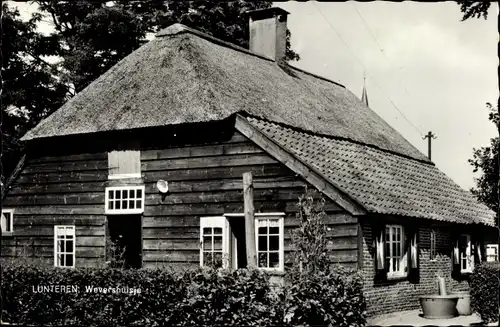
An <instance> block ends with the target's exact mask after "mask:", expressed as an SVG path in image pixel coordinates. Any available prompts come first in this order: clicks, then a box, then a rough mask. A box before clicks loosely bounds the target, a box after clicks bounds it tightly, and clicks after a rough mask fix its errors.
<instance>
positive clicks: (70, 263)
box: [66, 254, 73, 267]
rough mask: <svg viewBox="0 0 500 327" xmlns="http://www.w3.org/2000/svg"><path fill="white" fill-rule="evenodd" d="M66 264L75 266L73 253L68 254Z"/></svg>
mask: <svg viewBox="0 0 500 327" xmlns="http://www.w3.org/2000/svg"><path fill="white" fill-rule="evenodd" d="M66 266H67V267H71V266H73V254H66Z"/></svg>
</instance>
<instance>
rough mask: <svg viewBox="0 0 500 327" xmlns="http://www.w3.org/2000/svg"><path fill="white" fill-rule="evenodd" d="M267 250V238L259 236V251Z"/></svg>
mask: <svg viewBox="0 0 500 327" xmlns="http://www.w3.org/2000/svg"><path fill="white" fill-rule="evenodd" d="M266 250H267V236H259V251H266Z"/></svg>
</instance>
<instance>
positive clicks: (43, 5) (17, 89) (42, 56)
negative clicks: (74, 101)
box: [2, 0, 299, 176]
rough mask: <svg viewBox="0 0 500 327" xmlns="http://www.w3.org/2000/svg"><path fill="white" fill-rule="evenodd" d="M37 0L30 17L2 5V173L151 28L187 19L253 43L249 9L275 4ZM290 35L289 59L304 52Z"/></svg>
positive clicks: (205, 0) (242, 0)
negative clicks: (31, 134) (29, 134)
mask: <svg viewBox="0 0 500 327" xmlns="http://www.w3.org/2000/svg"><path fill="white" fill-rule="evenodd" d="M33 3H34V4H36V5H37V6H38V9H37V12H36V13H34V14H33V17H32V18H31V19H30V20H29V21H26V22H25V21H22V20H21V19H20V16H19V12H18V11H17V10H13V9H10V8H9V7H8V6H7V4H5V3H4V4H3V5H2V14H3V16H2V55H3V57H2V79H3V83H4V84H3V90H4V91H3V93H2V113H3V116H4V117H3V119H2V125H3V126H2V134H3V138H4V140H5V148H4V149H3V151H2V153H4V158H3V160H2V162H3V163H4V165H5V167H4V172H3V173H2V176H4V175H9V173H10V171H12V169H13V167H14V166H15V165H16V163H17V161H18V159H19V157H20V153H21V151H22V146H21V144H20V142H19V138H20V136H22V135H23V134H24V133H25V132H26V131H27V130H28V129H29V128H31V127H33V126H35V125H36V124H38V123H39V122H40V120H41V119H43V118H44V117H46V116H48V115H50V114H51V113H52V112H54V111H55V110H56V109H58V108H59V107H60V106H61V105H62V104H63V103H64V102H65V101H66V100H68V99H69V98H70V97H72V96H74V95H75V94H76V93H78V92H80V91H81V90H83V89H84V88H85V87H86V86H87V85H88V84H90V83H91V82H92V81H94V80H95V79H96V78H97V77H99V76H100V75H102V74H103V73H104V72H106V71H107V70H108V69H110V68H111V67H112V66H113V65H115V64H116V63H117V62H119V61H120V60H121V59H123V58H124V57H126V56H127V55H128V54H130V53H131V52H132V51H134V50H135V49H137V48H138V47H140V46H141V45H142V44H144V43H145V42H147V36H150V35H148V33H154V32H157V31H158V30H160V29H162V28H164V27H167V26H169V25H171V24H173V23H182V24H186V25H188V26H190V27H192V28H196V29H199V30H201V31H203V32H205V33H208V34H211V35H213V36H215V37H217V38H221V39H223V40H225V41H228V42H232V43H235V44H237V45H240V46H244V47H247V46H248V18H247V17H245V16H244V15H243V13H244V12H245V11H247V10H253V9H260V8H268V7H271V5H272V2H271V1H258V2H253V1H245V0H233V1H211V0H197V1H174V0H169V1H153V0H147V1H106V0H97V1H95V0H92V1H90V0H75V1H59V0H36V1H33ZM42 19H44V22H47V21H49V22H50V23H51V24H52V25H53V27H54V32H53V33H51V34H50V35H43V34H41V33H39V32H37V30H36V26H37V24H39V23H40V22H41V21H42ZM290 37H291V34H290V31H287V52H286V55H287V59H288V60H298V59H299V56H298V54H297V53H295V52H294V51H293V50H291V48H290ZM47 56H52V57H51V58H52V60H50V61H48V60H47V58H46V57H47ZM54 58H55V59H54Z"/></svg>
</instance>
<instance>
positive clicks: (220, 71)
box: [23, 24, 428, 161]
mask: <svg viewBox="0 0 500 327" xmlns="http://www.w3.org/2000/svg"><path fill="white" fill-rule="evenodd" d="M241 111H244V112H247V113H249V114H252V115H255V116H258V117H262V118H265V119H268V120H270V121H275V122H280V123H285V124H288V125H291V126H295V127H298V128H301V129H304V130H308V131H311V132H314V133H318V134H323V135H329V136H335V137H341V138H344V139H348V140H354V141H357V142H360V143H365V144H370V145H374V146H377V147H379V148H381V149H385V150H389V151H392V152H396V153H399V154H402V155H404V156H408V157H412V158H415V159H418V160H422V161H428V159H427V157H425V156H424V155H423V154H422V153H420V152H419V151H418V150H417V149H416V148H415V147H413V146H412V145H411V144H410V143H409V142H408V141H406V140H405V139H404V138H403V137H402V136H401V135H400V134H399V133H398V132H396V131H395V130H394V129H393V128H392V127H390V126H389V125H388V124H387V123H386V122H385V121H384V120H383V119H382V118H380V117H379V116H378V115H377V114H376V113H375V112H374V111H372V110H371V109H369V108H368V107H366V106H365V105H364V104H363V103H362V102H361V101H360V100H359V99H358V98H357V97H356V96H355V95H354V94H353V93H351V92H350V91H348V90H347V89H346V88H344V87H343V86H341V85H339V84H336V83H334V82H331V81H328V80H326V79H324V78H320V77H317V76H315V75H312V74H309V73H306V72H303V71H301V70H298V69H294V68H290V69H283V68H282V67H280V66H278V65H277V64H276V63H275V62H274V61H271V60H268V59H265V58H263V57H261V56H257V55H255V54H252V53H251V52H249V51H248V50H246V49H243V48H240V47H237V46H234V45H231V44H228V43H225V42H223V41H220V40H217V39H215V38H212V37H209V36H206V35H204V34H202V33H200V32H197V31H193V30H191V29H189V28H186V27H185V26H182V25H180V24H175V25H173V26H171V27H169V28H167V29H166V30H164V31H161V32H160V33H158V36H157V37H156V38H155V39H153V40H152V41H150V42H149V43H147V44H145V45H143V46H142V47H140V48H139V49H137V50H136V51H134V52H133V53H131V54H130V55H129V56H127V57H126V58H124V59H123V60H122V61H120V62H119V63H118V64H116V65H115V66H114V67H112V68H111V69H110V70H109V71H107V72H106V73H104V74H103V75H102V76H101V77H99V78H98V79H97V80H95V81H94V82H93V83H91V84H90V85H89V86H88V87H87V88H85V89H84V90H83V91H81V92H80V93H79V94H77V95H76V96H75V97H73V98H72V99H71V100H69V101H68V102H67V103H66V104H65V105H63V106H62V107H61V108H60V109H59V110H58V111H56V112H55V113H53V114H52V115H51V116H49V117H48V118H46V119H45V120H43V121H42V122H41V123H40V124H39V125H38V126H36V127H35V128H33V129H32V130H31V131H29V132H28V133H27V134H26V135H25V136H24V137H23V140H31V139H35V138H45V137H53V136H61V135H69V134H84V133H94V132H101V131H111V130H122V129H132V128H142V127H151V126H163V125H172V124H181V123H190V122H207V121H213V120H220V119H224V118H227V117H229V116H231V115H232V114H234V113H236V112H241Z"/></svg>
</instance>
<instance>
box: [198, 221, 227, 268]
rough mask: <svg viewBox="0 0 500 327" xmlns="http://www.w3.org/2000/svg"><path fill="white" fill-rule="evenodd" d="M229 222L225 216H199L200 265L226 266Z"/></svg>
mask: <svg viewBox="0 0 500 327" xmlns="http://www.w3.org/2000/svg"><path fill="white" fill-rule="evenodd" d="M228 234H229V223H228V221H227V219H226V217H202V218H200V266H201V267H215V268H221V267H224V268H227V266H228V262H229V260H228V259H229V258H228V256H229V249H228V247H229V240H228V238H229V235H228Z"/></svg>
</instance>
